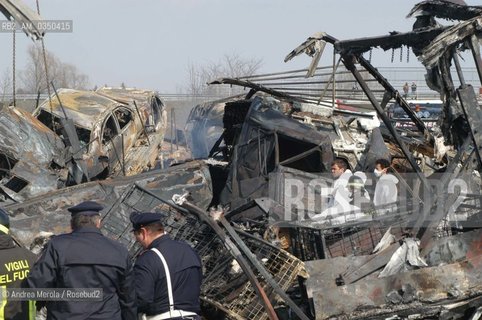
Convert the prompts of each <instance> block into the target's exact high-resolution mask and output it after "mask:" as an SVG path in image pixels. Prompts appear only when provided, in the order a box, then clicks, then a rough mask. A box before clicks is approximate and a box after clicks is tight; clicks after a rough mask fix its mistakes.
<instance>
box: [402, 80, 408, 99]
mask: <svg viewBox="0 0 482 320" xmlns="http://www.w3.org/2000/svg"><path fill="white" fill-rule="evenodd" d="M408 89H409V86H408V82H405V84H404V85H403V97H404V98H405V99H406V98H408Z"/></svg>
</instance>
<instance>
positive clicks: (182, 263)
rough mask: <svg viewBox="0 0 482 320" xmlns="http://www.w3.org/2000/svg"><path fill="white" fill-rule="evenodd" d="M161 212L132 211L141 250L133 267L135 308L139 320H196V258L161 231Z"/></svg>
mask: <svg viewBox="0 0 482 320" xmlns="http://www.w3.org/2000/svg"><path fill="white" fill-rule="evenodd" d="M165 218H166V215H164V214H162V213H154V212H144V213H138V212H133V213H132V214H131V216H130V220H131V222H132V227H133V232H134V236H135V238H136V240H137V241H138V242H139V243H140V244H141V245H142V247H143V248H144V249H145V250H144V251H143V252H142V253H141V254H140V255H139V256H138V257H137V260H136V263H135V265H134V277H135V287H136V294H137V308H138V312H139V313H140V314H141V315H142V318H143V319H147V320H163V319H200V316H199V314H200V312H201V309H200V304H199V294H200V291H201V281H202V270H201V259H200V258H199V255H198V254H197V253H196V252H195V251H194V249H193V248H191V247H190V246H189V245H188V244H187V243H184V242H179V241H175V240H173V239H171V238H170V237H169V235H167V234H166V233H165V231H164V224H163V220H164V219H165Z"/></svg>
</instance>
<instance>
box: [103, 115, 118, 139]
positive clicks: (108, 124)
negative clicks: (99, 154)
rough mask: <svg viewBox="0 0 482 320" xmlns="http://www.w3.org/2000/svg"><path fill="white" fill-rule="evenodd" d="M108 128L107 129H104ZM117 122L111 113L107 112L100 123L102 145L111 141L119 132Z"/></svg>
mask: <svg viewBox="0 0 482 320" xmlns="http://www.w3.org/2000/svg"><path fill="white" fill-rule="evenodd" d="M106 129H108V130H106ZM119 130H120V129H119V123H118V122H117V119H116V118H115V116H114V115H113V114H109V116H108V117H106V119H105V121H104V123H103V124H102V145H103V146H106V145H108V144H109V143H113V142H112V140H113V139H114V138H115V137H116V136H117V135H118V134H119V133H120V131H119Z"/></svg>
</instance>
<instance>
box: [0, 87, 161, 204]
mask: <svg viewBox="0 0 482 320" xmlns="http://www.w3.org/2000/svg"><path fill="white" fill-rule="evenodd" d="M116 99H117V100H118V101H117V100H116ZM165 113H166V111H165V108H164V105H163V103H162V101H161V100H160V99H159V97H158V96H157V94H156V93H155V92H152V91H145V90H134V89H122V90H121V89H119V90H115V89H113V88H101V89H99V90H98V91H97V92H88V91H78V90H71V89H61V90H59V91H58V92H56V93H55V94H53V95H52V97H50V98H49V99H47V100H46V101H45V102H43V103H41V104H40V105H39V106H38V107H37V108H36V110H34V112H33V115H31V114H30V113H28V112H25V111H22V110H20V109H18V108H8V107H5V108H4V110H2V113H1V114H0V121H1V122H2V128H3V129H2V132H1V134H0V137H1V139H2V142H3V143H2V146H1V148H0V149H1V150H0V159H1V168H2V170H1V182H0V188H1V194H2V197H3V199H2V200H3V201H5V202H9V201H15V202H21V201H23V200H25V199H28V198H30V197H32V196H36V195H40V194H44V193H46V192H49V191H52V190H56V189H58V188H62V187H65V186H69V185H74V184H79V183H82V182H86V181H90V180H97V179H105V178H107V177H109V176H116V175H133V174H137V173H140V172H142V171H145V170H148V169H150V168H154V167H155V165H156V160H157V158H158V156H159V152H160V145H161V142H162V140H163V134H164V131H165V128H166V116H165ZM14 141H15V142H14Z"/></svg>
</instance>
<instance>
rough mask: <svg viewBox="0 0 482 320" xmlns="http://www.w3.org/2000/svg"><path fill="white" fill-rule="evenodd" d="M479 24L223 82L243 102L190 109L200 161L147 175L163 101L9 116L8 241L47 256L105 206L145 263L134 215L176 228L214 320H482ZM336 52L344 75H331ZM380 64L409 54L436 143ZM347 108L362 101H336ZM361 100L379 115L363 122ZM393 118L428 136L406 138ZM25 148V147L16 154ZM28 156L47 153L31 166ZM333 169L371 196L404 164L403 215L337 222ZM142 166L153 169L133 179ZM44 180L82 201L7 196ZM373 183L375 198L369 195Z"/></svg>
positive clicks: (324, 40)
mask: <svg viewBox="0 0 482 320" xmlns="http://www.w3.org/2000/svg"><path fill="white" fill-rule="evenodd" d="M481 14H482V8H481V7H470V6H466V5H461V4H457V3H453V2H445V1H425V2H422V3H419V4H417V5H416V6H415V7H414V9H413V10H412V11H411V12H410V14H409V15H410V16H411V17H415V18H416V22H415V23H414V26H413V30H412V31H409V32H405V33H399V32H392V33H390V34H387V35H384V36H379V37H373V38H362V39H353V40H338V39H336V38H334V37H332V36H330V35H328V34H326V33H323V32H319V33H316V34H315V35H313V36H312V37H309V38H308V39H307V40H306V41H305V42H303V43H302V44H301V45H300V46H298V47H297V48H295V49H294V50H293V51H292V52H291V53H290V54H288V56H287V57H286V61H287V60H290V59H292V58H294V57H295V56H297V55H299V54H302V53H307V54H309V55H310V56H312V57H313V60H312V62H311V64H310V66H309V68H308V69H306V70H301V71H300V70H298V71H293V72H287V73H281V72H280V73H273V74H267V75H256V76H251V77H243V78H236V79H231V78H224V79H218V80H215V81H214V82H213V85H223V84H227V85H236V86H240V87H244V88H247V89H248V92H247V93H246V94H243V95H238V96H235V97H230V98H226V99H223V100H219V101H214V102H208V103H204V104H201V105H198V106H196V107H194V108H193V109H192V111H191V113H190V115H189V118H188V121H187V124H186V133H187V136H186V140H187V143H188V145H189V147H190V149H191V152H192V156H193V158H195V159H197V160H191V161H186V162H185V163H182V164H179V165H175V166H172V167H170V168H168V169H166V170H151V171H148V172H143V173H141V171H144V170H145V169H146V166H147V168H149V167H150V166H149V165H148V164H147V163H150V161H147V159H148V158H149V159H150V157H148V156H146V154H149V155H154V154H155V151H154V150H153V149H152V147H151V149H149V148H147V149H148V151H142V152H141V153H142V156H140V154H141V153H138V152H137V151H134V150H131V149H132V148H134V147H135V146H136V144H138V143H144V145H145V146H152V145H156V144H158V143H160V140H158V139H162V132H163V128H164V126H165V115H164V111H163V110H164V109H163V104H162V102H161V101H160V99H159V98H158V97H157V96H156V94H155V93H152V92H148V91H136V90H121V89H112V88H102V89H100V90H98V91H97V92H81V91H74V90H68V89H61V90H59V91H58V92H57V93H56V94H54V95H53V96H52V97H51V99H50V101H46V102H44V103H43V104H42V105H40V106H39V107H38V108H37V110H36V111H35V112H34V117H32V116H29V115H28V114H23V113H22V112H21V111H19V110H16V109H10V108H9V109H5V110H3V111H2V113H1V114H0V121H1V122H2V124H4V126H5V127H6V128H7V127H8V128H11V129H9V130H10V131H8V132H7V130H6V132H2V133H1V134H0V138H2V139H3V140H2V141H3V142H4V143H3V147H2V148H3V149H2V150H6V151H2V152H3V153H4V155H3V168H4V170H3V171H2V172H4V173H3V175H4V176H3V179H2V183H3V184H2V190H4V196H5V197H9V198H11V199H14V200H16V201H17V202H18V203H11V204H8V205H7V206H6V207H5V209H6V210H8V212H9V213H10V214H11V217H12V218H11V219H12V223H11V224H12V226H13V227H12V234H13V235H14V237H15V238H16V240H17V242H18V243H20V244H22V245H24V246H27V247H30V248H31V249H32V250H37V249H38V247H41V245H42V244H43V243H44V242H45V241H46V239H48V236H49V234H52V233H60V232H65V231H68V223H69V214H68V212H67V208H68V207H69V206H71V205H73V204H75V203H78V202H80V201H82V200H87V199H88V200H95V201H98V202H99V203H102V204H103V205H104V207H105V209H104V211H103V212H102V220H103V227H102V229H103V232H104V233H105V234H106V235H108V236H110V237H112V238H113V239H117V240H119V241H121V242H122V243H124V244H125V245H126V246H127V247H128V248H129V250H130V252H131V254H132V255H133V256H135V255H136V254H137V253H138V252H139V250H140V248H139V246H138V245H136V244H135V242H134V239H133V237H132V236H131V235H130V233H129V230H130V227H129V219H128V216H129V213H130V212H132V211H164V212H167V213H169V214H168V217H167V218H166V221H165V224H166V226H167V229H168V232H169V233H170V234H171V235H172V236H173V237H174V238H176V239H182V240H185V241H187V242H188V243H190V244H191V245H192V246H193V247H194V248H195V249H196V250H198V252H199V253H200V256H201V258H202V261H203V268H204V270H203V272H204V275H205V278H204V281H203V285H202V296H201V299H202V301H203V311H204V314H205V315H206V317H207V318H230V319H298V318H299V319H334V318H339V319H348V318H350V319H405V318H408V319H433V318H443V319H466V318H471V319H479V318H480V315H481V312H482V311H481V309H480V306H481V305H482V273H481V272H480V271H481V270H482V234H481V226H482V211H481V208H482V205H481V200H482V195H481V185H482V182H481V178H480V172H481V167H482V161H481V159H482V141H481V139H482V136H481V134H482V133H481V132H480V129H481V127H482V123H481V121H482V111H481V109H480V105H479V102H478V100H477V96H476V94H475V91H474V88H473V86H472V85H471V84H469V83H467V81H466V80H465V77H464V75H463V70H462V68H461V67H460V63H459V61H458V54H459V53H460V52H462V51H466V52H468V53H470V55H471V56H472V58H473V60H474V62H475V66H476V70H477V73H478V76H479V81H482V62H481V56H480V39H481V34H482V31H481V30H482V28H481V21H482V20H481V19H482V17H481ZM436 18H445V19H450V20H452V21H453V22H452V23H453V24H452V25H448V26H447V25H446V26H442V25H440V24H438V23H437V21H436V20H435V19H436ZM329 45H332V46H333V47H334V51H335V54H336V55H337V56H339V59H338V60H336V59H334V63H333V66H331V67H318V63H319V61H320V60H321V56H322V55H323V51H324V49H325V48H326V47H327V46H329ZM376 47H380V48H382V49H384V50H394V49H398V48H402V47H409V48H411V49H412V51H413V53H414V54H415V55H416V56H417V57H418V59H419V60H420V61H421V63H422V64H423V65H424V66H425V68H426V70H427V75H426V79H427V84H428V85H429V87H430V88H431V89H433V90H435V91H436V92H437V93H438V94H439V98H440V100H441V101H442V104H443V106H442V110H441V112H440V117H439V119H438V125H437V126H434V127H433V128H430V130H429V128H427V125H426V122H425V121H423V119H421V118H420V115H419V114H418V113H417V111H416V110H414V109H413V108H412V107H411V105H410V102H409V101H407V99H406V97H404V96H403V95H402V94H400V93H399V92H398V90H396V89H395V87H394V86H393V85H392V84H390V83H389V82H388V81H387V80H386V78H385V77H384V76H383V75H382V74H381V72H379V71H378V70H377V69H376V68H375V67H374V66H373V65H372V63H371V62H370V59H366V58H365V57H364V53H365V54H366V53H369V52H371V50H372V49H373V48H376ZM452 65H453V66H454V67H455V69H454V70H455V71H454V72H452V71H451V70H452V69H451V66H452ZM452 73H454V75H452ZM455 75H456V76H457V78H458V81H457V80H456V78H455ZM354 88H360V89H357V90H358V91H357V92H355V89H354ZM360 90H361V91H360ZM330 95H331V97H329V96H330ZM344 96H345V98H350V99H343V101H337V100H336V99H335V97H337V98H338V99H341V98H342V97H344ZM362 100H364V101H366V102H369V107H368V108H367V107H366V106H365V107H360V106H359V105H357V104H358V103H359V102H360V101H362ZM134 101H135V102H134ZM391 101H392V102H395V103H397V106H399V107H400V108H401V109H403V110H404V111H405V113H406V116H407V119H409V121H411V122H412V123H413V126H411V129H410V130H412V131H413V130H416V131H418V132H419V133H418V134H416V133H415V132H410V134H409V135H408V134H407V133H408V131H407V130H408V129H406V128H404V127H395V126H394V125H393V124H394V123H393V121H391V119H390V118H389V115H388V111H389V110H388V109H389V108H388V105H389V103H390V102H391ZM126 116H127V118H126ZM126 119H127V120H126ZM380 120H381V122H380ZM128 123H130V124H131V127H128V125H127V124H128ZM123 128H126V129H125V130H123ZM108 129H112V130H114V131H115V130H117V131H116V132H114V133H113V134H111V133H110V132H109V130H108ZM127 129H128V130H127ZM15 130H16V131H15ZM131 130H132V131H131ZM127 131H128V132H127ZM9 132H10V133H9ZM38 132H43V133H45V134H38ZM124 132H125V134H126V135H125V136H124V134H123V133H124ZM9 134H10V135H9ZM15 135H16V136H18V137H19V138H17V140H15V137H14V136H15ZM22 137H24V138H25V139H24V140H25V146H18V145H14V144H13V143H12V141H18V139H22ZM26 137H29V139H32V140H28V139H26ZM76 137H77V139H76ZM24 140H22V141H24ZM27 140H28V141H27ZM37 140H38V142H37ZM139 141H143V142H139ZM29 143H32V144H35V145H36V146H37V150H36V151H35V153H36V155H35V156H34V157H33V158H32V159H30V158H28V157H30V156H31V155H28V154H26V151H25V150H26V149H25V150H24V148H26V146H28V144H29ZM66 146H68V148H66ZM449 146H451V147H452V149H450V148H449ZM442 149H443V150H442ZM122 150H125V152H120V151H122ZM7 151H8V152H7ZM145 152H147V153H145ZM150 152H151V153H150ZM104 157H105V158H104ZM335 158H339V159H343V160H344V161H345V162H346V163H347V165H348V167H349V168H350V169H351V170H353V171H355V174H357V172H358V174H359V176H358V177H359V178H360V179H362V181H363V179H365V181H366V182H369V181H374V179H373V176H372V175H371V172H372V171H373V169H374V162H375V160H376V159H380V158H383V159H392V164H393V169H394V172H393V175H394V176H396V179H397V180H398V181H399V189H400V194H399V197H398V201H397V202H396V203H393V204H390V206H387V205H381V206H375V205H373V203H371V202H370V203H368V204H367V205H366V206H360V207H356V206H351V207H349V210H347V211H342V212H335V213H330V214H325V211H324V208H325V207H326V206H325V205H324V204H326V203H327V202H328V201H329V200H330V195H331V193H330V191H331V190H332V186H333V179H332V177H331V174H330V166H331V162H332V161H333V160H334V159H335ZM136 159H137V160H141V159H142V160H146V162H145V163H143V164H139V165H138V166H136V165H134V164H131V163H136ZM131 160H132V161H133V162H131ZM31 167H37V168H40V169H39V170H41V172H49V171H52V170H53V169H55V170H54V171H53V172H51V173H54V172H55V174H53V178H52V179H51V181H49V183H50V184H51V185H52V186H53V185H54V184H55V183H58V182H59V181H61V182H62V185H61V187H63V186H65V185H68V184H73V185H72V186H69V187H67V188H61V189H60V190H55V189H56V188H54V187H52V189H51V190H42V191H37V190H36V189H34V188H33V187H32V190H31V191H29V192H30V193H26V194H25V195H23V197H22V194H21V192H16V193H12V189H11V188H10V187H9V186H12V185H19V184H20V183H19V182H18V181H17V182H16V180H14V181H11V180H8V178H10V179H11V178H12V177H13V176H15V177H19V178H22V179H23V180H24V181H28V182H29V184H27V185H32V186H34V185H35V181H34V178H33V177H31V176H28V175H26V176H24V177H22V176H20V174H26V173H24V172H29V170H28V168H31ZM21 168H27V169H21ZM106 168H108V172H105V170H106ZM31 171H32V169H30V172H31ZM119 172H123V173H125V176H124V175H119V174H117V173H119ZM360 172H364V173H363V175H360ZM107 173H108V174H107ZM111 173H112V174H113V175H114V177H113V178H112V179H108V180H98V181H92V180H96V179H100V178H102V177H106V176H109V175H110V174H111ZM17 174H18V176H17ZM30 175H32V174H30ZM59 176H65V177H66V178H65V179H64V180H60V179H59ZM363 176H364V178H362V177H363ZM39 177H43V175H39ZM29 179H30V180H29ZM42 179H45V178H42ZM45 181H46V180H45ZM45 181H44V182H42V185H47V183H46V182H45ZM68 181H70V183H67V182H68ZM363 183H364V184H365V185H366V187H367V190H368V191H367V193H368V194H369V195H372V194H373V191H374V185H369V184H368V183H365V182H363ZM39 184H40V183H39ZM47 189H48V188H47ZM294 189H296V190H297V193H293V190H294ZM23 190H26V191H25V192H27V190H29V189H28V188H27V187H24V188H23ZM327 190H330V191H327ZM402 190H403V192H402ZM20 191H21V190H20ZM35 195H36V196H35Z"/></svg>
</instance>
